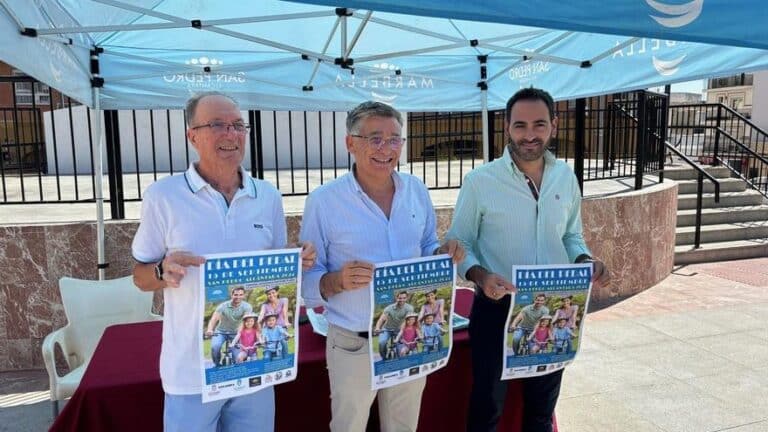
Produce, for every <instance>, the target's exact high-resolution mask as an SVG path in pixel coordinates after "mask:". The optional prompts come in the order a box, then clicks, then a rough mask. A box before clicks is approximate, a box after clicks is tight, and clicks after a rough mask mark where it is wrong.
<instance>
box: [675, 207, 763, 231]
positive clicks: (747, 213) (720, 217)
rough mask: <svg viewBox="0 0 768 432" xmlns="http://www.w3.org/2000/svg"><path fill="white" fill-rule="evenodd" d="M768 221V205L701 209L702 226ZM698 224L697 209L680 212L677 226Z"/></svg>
mask: <svg viewBox="0 0 768 432" xmlns="http://www.w3.org/2000/svg"><path fill="white" fill-rule="evenodd" d="M756 220H768V205H766V204H763V205H756V206H743V207H719V208H718V207H715V208H704V209H701V223H702V225H715V224H725V223H733V222H748V221H756ZM695 224H696V209H690V210H678V212H677V226H678V227H684V226H693V225H695Z"/></svg>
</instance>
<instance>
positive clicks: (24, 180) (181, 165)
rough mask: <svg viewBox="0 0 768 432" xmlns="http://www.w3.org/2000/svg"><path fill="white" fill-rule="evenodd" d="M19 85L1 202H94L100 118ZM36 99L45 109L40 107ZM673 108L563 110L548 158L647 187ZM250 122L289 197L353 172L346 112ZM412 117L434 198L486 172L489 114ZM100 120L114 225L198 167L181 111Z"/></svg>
mask: <svg viewBox="0 0 768 432" xmlns="http://www.w3.org/2000/svg"><path fill="white" fill-rule="evenodd" d="M19 82H23V83H32V85H31V88H30V86H27V88H30V91H27V93H31V94H27V95H26V96H32V97H31V101H30V102H31V106H28V107H27V106H19V105H18V104H16V105H12V106H10V107H8V108H6V109H5V110H3V117H2V118H3V120H4V123H3V125H4V129H3V130H0V139H2V137H3V136H4V134H5V135H7V136H8V140H7V143H8V144H7V145H5V144H4V145H3V160H2V161H0V176H1V177H2V178H1V179H0V180H2V191H3V196H2V202H1V203H2V204H33V203H79V202H93V201H95V197H96V186H95V184H96V182H95V177H94V171H95V170H94V168H95V159H94V155H95V153H96V152H95V147H94V146H95V137H94V121H95V119H94V118H92V117H93V113H92V111H91V110H89V109H87V107H85V106H82V105H80V104H78V103H77V102H76V101H74V100H72V99H70V98H68V97H66V96H63V95H61V94H59V93H57V92H55V91H52V90H50V91H48V92H47V93H46V95H47V99H45V98H44V99H40V98H39V97H38V98H36V97H35V96H36V89H37V88H38V87H37V85H35V84H34V81H32V80H31V79H30V78H28V77H13V81H8V82H5V83H3V82H0V86H3V85H6V86H10V87H12V90H13V91H15V90H16V84H18V83H19ZM25 85H26V84H25ZM0 94H2V92H1V91H0ZM16 96H17V95H16V94H15V93H14V101H16V100H17V97H16ZM36 101H38V102H39V101H45V102H47V104H46V105H44V106H43V105H41V106H36ZM0 104H2V101H0ZM665 109H666V96H665V95H657V94H653V93H648V92H633V93H621V94H615V95H608V96H601V97H593V98H588V99H580V100H576V101H563V102H558V104H557V113H558V118H559V132H558V136H557V139H555V140H553V143H552V144H553V146H552V147H553V148H552V150H553V151H554V152H555V154H556V155H557V156H558V157H560V158H562V159H564V160H566V161H567V162H569V163H570V164H572V165H573V166H574V169H575V172H576V174H577V176H578V177H579V180H580V184H581V182H583V181H589V180H596V179H606V178H621V177H632V176H635V177H636V178H639V179H642V176H643V175H644V174H645V173H648V172H652V171H655V170H659V169H661V168H663V166H662V164H663V158H662V157H661V155H663V151H662V150H661V148H660V145H661V143H662V142H663V137H664V134H665V132H666V130H665V128H664V123H665V122H664V119H665V118H666V115H665V114H664V110H665ZM243 114H244V116H246V117H247V118H248V122H249V123H250V124H252V125H253V127H252V128H251V132H250V134H249V135H248V136H247V138H246V157H245V161H244V164H245V166H246V169H250V171H251V173H252V175H253V176H254V177H257V178H262V179H265V180H267V181H270V182H272V183H273V184H274V185H275V186H276V187H277V188H278V189H280V191H281V192H282V193H283V195H285V196H291V195H306V194H308V193H309V192H311V191H312V190H314V189H315V188H316V187H318V186H320V185H321V184H323V183H326V182H328V181H329V180H331V179H334V178H337V177H339V176H341V175H343V174H344V173H346V172H348V171H349V170H350V169H351V164H352V160H351V159H350V156H349V154H348V153H347V151H346V145H345V141H344V136H345V125H344V121H345V119H346V116H345V115H344V114H343V113H334V112H301V111H298V112H271V111H247V112H244V113H243ZM407 117H408V124H407V136H408V142H407V145H406V147H405V149H404V151H403V154H402V155H401V158H400V161H399V164H398V170H400V171H403V172H408V173H411V174H413V175H415V176H417V177H420V178H421V179H422V180H423V181H424V183H425V184H426V185H427V186H428V187H429V188H430V189H448V188H458V187H460V186H461V184H462V181H463V178H464V176H465V175H466V174H467V173H468V172H469V171H471V170H472V169H474V168H475V167H476V166H478V165H479V164H482V162H483V156H484V154H483V145H482V131H483V125H482V115H481V113H479V112H470V113H453V112H450V113H447V112H446V113H409V114H408V116H407ZM6 119H8V120H6ZM103 122H104V136H105V141H106V146H105V147H106V150H105V154H104V165H103V166H104V179H103V180H104V181H103V184H104V190H103V193H104V197H105V198H106V200H107V201H108V202H109V203H110V207H111V214H112V218H113V219H120V218H124V217H125V210H124V203H125V202H131V201H140V200H141V199H142V193H143V191H144V190H145V189H146V187H147V186H148V185H149V184H151V183H152V182H154V181H156V180H157V179H159V178H161V177H163V176H166V175H174V174H177V173H180V172H183V171H184V170H186V168H187V167H188V166H189V164H190V162H191V161H193V160H196V154H195V152H194V150H193V149H191V146H190V144H189V142H188V140H187V138H186V133H185V131H186V127H187V124H186V121H185V118H184V113H183V111H181V110H134V111H104V112H103ZM488 123H489V124H488V128H489V133H490V135H489V136H490V154H489V155H488V159H489V160H492V159H494V158H495V157H498V156H499V155H500V154H501V152H502V150H503V148H504V145H505V143H506V138H505V136H504V113H503V111H492V112H490V113H489V122H488ZM8 125H11V126H10V127H9V126H8ZM11 137H12V138H11ZM639 184H640V186H638V187H641V185H642V182H640V183H639Z"/></svg>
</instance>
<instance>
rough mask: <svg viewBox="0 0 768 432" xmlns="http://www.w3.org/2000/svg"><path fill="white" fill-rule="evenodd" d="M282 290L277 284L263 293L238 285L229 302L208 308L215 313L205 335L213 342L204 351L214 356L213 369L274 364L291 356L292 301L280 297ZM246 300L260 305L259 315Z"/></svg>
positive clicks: (265, 289) (211, 358)
mask: <svg viewBox="0 0 768 432" xmlns="http://www.w3.org/2000/svg"><path fill="white" fill-rule="evenodd" d="M279 291H280V287H279V286H277V285H275V286H269V287H266V288H264V290H263V291H261V290H255V289H251V290H246V288H245V287H243V286H235V287H233V288H232V289H231V293H230V299H229V300H226V301H224V302H221V303H219V304H217V305H213V304H210V305H207V306H209V307H213V311H212V313H211V315H210V319H209V320H208V323H207V326H206V330H205V333H204V338H205V339H210V347H209V348H208V349H205V348H204V351H205V352H204V354H210V363H211V366H213V367H221V366H229V365H232V364H239V363H243V362H246V361H253V360H264V361H272V360H277V359H282V358H284V357H285V356H287V355H288V354H289V343H288V342H289V340H290V339H291V338H292V337H293V335H292V334H291V333H290V332H289V331H288V329H289V328H290V320H289V319H288V317H289V303H290V302H289V299H288V298H287V297H280V296H279V295H278V292H279ZM246 297H253V300H255V301H254V303H256V304H259V305H260V306H259V307H260V309H259V313H258V314H257V313H255V312H254V307H253V305H252V304H251V302H249V301H247V300H246ZM260 297H266V299H264V300H261V298H260ZM206 345H207V343H206Z"/></svg>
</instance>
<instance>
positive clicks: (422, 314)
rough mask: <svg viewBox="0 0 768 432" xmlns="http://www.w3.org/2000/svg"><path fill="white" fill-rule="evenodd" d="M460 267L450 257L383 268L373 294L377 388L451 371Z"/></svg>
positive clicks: (380, 266)
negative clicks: (457, 282) (454, 308)
mask: <svg viewBox="0 0 768 432" xmlns="http://www.w3.org/2000/svg"><path fill="white" fill-rule="evenodd" d="M455 283H456V266H455V265H454V264H453V262H452V261H451V257H450V256H448V255H435V256H430V257H425V258H415V259H410V260H404V261H397V262H390V263H382V264H378V265H377V266H376V270H375V271H374V277H373V281H372V282H371V285H372V288H371V289H372V295H371V316H372V317H373V319H372V322H371V337H370V354H371V371H372V373H371V377H372V382H371V386H372V388H373V389H374V390H377V389H380V388H386V387H391V386H393V385H397V384H401V383H404V382H407V381H411V380H414V379H417V378H421V377H423V376H426V375H428V374H429V373H432V372H433V371H435V370H437V369H440V368H441V367H443V366H445V364H446V363H447V362H448V357H449V356H450V353H451V348H452V345H453V332H451V320H452V319H453V318H452V316H453V314H452V312H453V303H454V293H455V288H454V287H455Z"/></svg>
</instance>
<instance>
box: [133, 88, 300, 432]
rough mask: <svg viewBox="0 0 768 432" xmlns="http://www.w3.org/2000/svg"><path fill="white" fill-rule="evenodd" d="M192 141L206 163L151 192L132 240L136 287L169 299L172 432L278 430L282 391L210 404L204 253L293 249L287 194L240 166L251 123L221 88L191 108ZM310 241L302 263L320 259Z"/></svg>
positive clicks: (164, 372) (165, 376) (166, 381)
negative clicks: (205, 379)
mask: <svg viewBox="0 0 768 432" xmlns="http://www.w3.org/2000/svg"><path fill="white" fill-rule="evenodd" d="M186 116H187V123H188V124H189V127H188V129H187V137H188V138H189V142H190V143H191V144H192V146H193V147H194V148H195V150H197V153H198V154H199V156H200V161H199V162H196V163H193V164H191V165H190V167H189V169H188V170H187V171H186V172H185V173H184V175H176V176H170V177H165V178H163V179H161V180H158V181H157V182H155V183H154V184H152V185H151V186H150V187H149V188H147V191H146V192H145V193H144V203H143V207H142V214H141V224H140V225H139V229H138V231H137V232H136V237H135V238H134V239H133V257H134V258H135V259H136V261H137V264H136V266H135V267H134V270H133V278H134V282H135V283H136V285H137V286H138V287H139V288H140V289H142V290H144V291H155V290H159V289H162V290H163V295H164V299H165V309H164V318H163V345H162V349H161V353H160V377H161V379H162V382H163V390H164V391H165V411H164V415H163V422H164V429H165V431H185V432H188V431H215V430H217V429H218V430H248V431H272V430H273V429H274V393H273V390H272V388H271V387H270V388H267V389H264V390H261V391H259V392H256V393H252V394H250V395H246V396H241V397H237V398H233V399H228V400H222V401H215V402H209V403H206V404H203V403H202V397H201V391H202V387H201V382H200V377H201V370H200V363H199V361H198V359H199V356H200V353H199V352H198V338H199V337H200V324H201V322H202V319H201V317H200V313H199V310H200V301H201V296H202V287H200V284H199V281H198V278H199V276H200V275H199V269H198V265H200V264H202V263H203V262H204V259H203V258H202V257H201V255H204V254H214V253H228V252H240V251H248V250H262V249H276V248H283V247H285V246H286V239H287V235H286V224H285V217H284V215H283V206H282V201H281V198H280V192H278V191H277V189H275V188H274V187H273V186H272V185H270V184H269V183H267V182H265V181H261V180H254V179H253V178H251V177H250V176H248V174H247V173H246V172H245V170H243V169H242V167H241V166H240V164H241V162H242V160H243V155H244V153H245V134H246V133H247V131H248V129H249V127H250V125H247V124H246V123H245V122H244V121H243V118H242V115H241V113H240V109H239V107H238V106H237V103H236V102H235V101H234V100H233V99H232V98H230V97H228V96H226V95H224V94H221V93H216V92H208V93H202V94H199V95H196V96H194V97H192V98H191V99H190V100H189V101H188V102H187V106H186ZM314 255H315V252H314V248H313V247H312V246H311V245H309V244H306V245H305V246H304V250H303V251H302V258H303V261H302V265H303V266H304V267H305V268H308V267H311V265H312V263H314Z"/></svg>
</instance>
